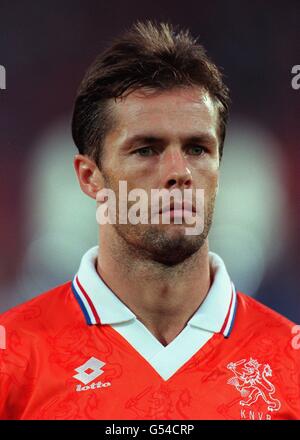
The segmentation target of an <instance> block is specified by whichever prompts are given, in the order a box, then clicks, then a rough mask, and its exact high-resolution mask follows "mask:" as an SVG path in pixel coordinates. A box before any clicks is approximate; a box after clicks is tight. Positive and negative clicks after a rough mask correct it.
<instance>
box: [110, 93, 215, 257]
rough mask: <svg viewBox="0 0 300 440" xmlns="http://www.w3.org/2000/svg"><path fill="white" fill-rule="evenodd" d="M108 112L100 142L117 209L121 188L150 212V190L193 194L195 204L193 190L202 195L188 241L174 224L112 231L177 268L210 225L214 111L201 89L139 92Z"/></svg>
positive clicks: (198, 245) (182, 226)
mask: <svg viewBox="0 0 300 440" xmlns="http://www.w3.org/2000/svg"><path fill="white" fill-rule="evenodd" d="M112 105H113V114H114V117H115V120H116V123H115V126H114V128H113V130H111V131H110V132H109V133H108V134H107V136H106V138H105V142H104V145H103V155H102V160H101V165H102V168H101V172H102V175H103V178H104V182H105V186H106V188H111V189H112V190H114V192H115V194H116V197H117V202H118V199H119V181H126V182H127V190H128V192H129V191H130V190H132V189H135V188H141V189H143V190H145V191H146V192H147V194H148V196H149V197H148V199H149V212H150V202H151V197H150V193H151V190H152V189H163V188H164V189H166V190H168V191H171V190H172V189H175V188H176V189H179V190H180V191H182V193H183V190H184V189H192V190H193V200H194V202H195V190H196V189H203V190H204V229H203V231H202V233H201V234H198V235H187V234H186V233H185V230H186V226H187V225H186V224H185V222H184V219H183V222H182V224H175V223H174V219H173V220H172V217H171V222H170V224H162V222H161V221H160V224H151V223H150V221H149V223H148V224H136V225H133V224H130V223H128V224H118V222H117V224H115V225H112V226H111V227H114V228H116V232H117V234H118V235H119V236H120V238H121V237H122V239H123V240H125V241H126V242H127V244H129V245H130V246H131V248H133V249H135V250H138V251H140V252H142V254H143V256H144V257H146V258H150V259H152V260H155V261H159V262H161V263H163V264H166V265H174V264H178V263H180V262H182V261H184V260H185V259H186V258H188V257H189V256H191V255H192V254H194V253H195V252H197V251H198V250H199V249H200V248H201V246H202V245H203V243H204V241H205V240H206V237H207V234H208V232H209V229H210V225H211V221H212V215H213V209H214V201H215V196H216V191H217V186H218V177H219V137H218V109H217V106H216V104H215V102H214V101H213V100H212V99H211V97H210V95H209V94H208V93H207V92H206V91H204V90H203V89H201V88H199V87H189V88H176V89H172V90H168V91H155V92H154V91H153V90H152V91H149V90H148V91H146V90H144V89H140V90H138V91H134V92H132V93H131V94H129V95H128V96H126V97H125V98H123V99H122V100H118V101H117V102H116V103H113V104H112ZM132 203H133V202H132ZM132 203H131V204H132ZM129 205H130V202H129ZM117 206H118V203H117ZM140 252H139V254H140Z"/></svg>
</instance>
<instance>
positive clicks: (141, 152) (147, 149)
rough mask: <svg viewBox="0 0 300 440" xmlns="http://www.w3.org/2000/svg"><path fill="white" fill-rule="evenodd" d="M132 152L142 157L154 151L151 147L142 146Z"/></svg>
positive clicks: (150, 154) (152, 153)
mask: <svg viewBox="0 0 300 440" xmlns="http://www.w3.org/2000/svg"><path fill="white" fill-rule="evenodd" d="M134 153H135V154H138V155H139V156H142V157H149V156H153V155H154V154H155V151H154V150H153V148H152V147H142V148H139V149H138V150H135V151H134Z"/></svg>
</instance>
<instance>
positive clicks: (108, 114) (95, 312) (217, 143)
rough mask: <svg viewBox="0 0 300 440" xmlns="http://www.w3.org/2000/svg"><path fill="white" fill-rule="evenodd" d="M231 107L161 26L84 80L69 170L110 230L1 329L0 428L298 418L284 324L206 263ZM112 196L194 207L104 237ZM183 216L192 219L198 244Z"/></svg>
mask: <svg viewBox="0 0 300 440" xmlns="http://www.w3.org/2000/svg"><path fill="white" fill-rule="evenodd" d="M228 103H229V98H228V89H227V88H226V86H225V85H224V84H223V81H222V76H221V74H220V72H219V70H218V69H217V67H216V66H215V65H214V64H213V63H212V62H211V61H210V59H209V58H208V57H207V56H206V54H205V51H204V49H203V47H202V46H201V45H199V44H198V43H197V42H196V41H195V40H193V39H192V38H191V36H190V34H189V33H188V32H184V31H179V32H177V31H176V30H175V29H174V28H172V26H171V25H167V24H158V25H157V24H154V23H151V22H146V23H137V24H136V25H134V26H133V27H132V29H131V30H130V31H128V32H127V33H126V34H125V35H123V36H121V37H120V38H119V39H117V40H116V41H114V43H113V44H112V45H111V46H110V47H109V48H108V49H107V50H106V51H105V52H104V53H102V54H101V55H100V56H99V57H98V58H97V59H96V60H95V62H94V63H93V64H92V66H91V67H90V69H89V70H88V72H87V74H86V76H85V78H84V79H83V81H82V83H81V86H80V88H79V91H78V95H77V98H76V102H75V108H74V115H73V124H72V129H73V138H74V141H75V144H76V145H77V147H78V149H79V154H77V155H76V156H75V159H74V166H75V170H76V173H77V177H78V181H79V184H80V187H81V189H82V190H83V191H84V193H85V194H87V195H88V196H90V197H92V198H94V199H95V200H96V201H97V214H99V212H100V214H101V213H102V214H103V210H102V208H103V207H106V209H107V208H108V213H109V221H107V222H104V221H103V215H102V214H101V215H98V216H97V219H98V220H99V223H103V224H101V225H100V226H99V244H100V246H99V247H94V248H92V249H90V250H89V251H88V252H87V253H86V254H85V255H84V256H83V258H82V261H81V264H80V267H79V270H78V273H77V274H76V275H75V277H74V280H73V282H71V281H69V282H67V283H65V284H63V285H62V286H58V287H56V288H54V289H53V290H51V291H50V292H47V293H45V294H43V295H41V296H38V297H37V298H35V299H33V300H31V301H29V302H27V303H25V304H24V305H21V306H19V307H16V308H15V309H13V310H11V311H8V312H7V313H6V314H4V315H3V316H2V318H1V324H2V325H3V326H4V327H5V328H6V332H7V348H6V350H2V351H1V364H0V366H1V370H0V381H1V402H0V414H1V417H2V418H11V419H240V418H242V419H249V418H250V419H271V418H273V419H299V418H300V399H299V392H300V386H299V371H300V370H299V367H300V358H299V350H298V351H297V350H296V349H295V347H294V346H293V344H292V337H293V335H292V329H293V324H292V323H291V322H289V321H288V320H287V319H285V318H283V317H282V316H280V315H278V314H277V313H275V312H273V311H272V310H270V309H268V308H267V307H265V306H263V305H262V304H259V303H258V302H257V301H255V300H253V299H251V298H250V297H248V296H246V295H244V294H242V293H236V290H235V287H234V285H233V283H232V282H231V280H230V278H229V275H228V273H227V271H226V268H225V265H224V263H223V261H222V259H221V258H220V257H218V256H217V255H216V254H214V253H212V252H209V245H208V232H209V229H210V226H211V222H212V217H213V210H214V203H215V197H216V194H217V191H218V181H219V169H220V163H221V158H222V153H223V143H224V138H225V128H226V121H227V113H228ZM120 182H123V183H124V182H125V183H126V191H125V192H126V196H127V195H129V194H130V192H131V191H135V190H137V189H139V190H142V191H143V194H145V195H146V196H148V197H146V198H144V200H143V202H145V200H146V208H149V209H150V208H152V205H151V200H152V199H151V197H150V195H151V191H152V190H154V189H158V190H166V192H167V193H171V192H172V191H173V190H177V193H178V191H179V192H180V193H183V194H186V192H185V191H186V190H192V191H194V193H193V198H192V202H190V203H188V202H187V201H186V199H183V201H182V202H180V203H179V204H178V199H177V200H176V202H175V201H174V200H173V202H172V201H171V203H170V204H169V205H168V204H166V203H165V202H162V203H161V204H160V205H158V211H157V210H156V215H157V216H158V219H159V222H151V221H144V222H143V221H140V222H137V221H133V222H129V221H121V215H122V216H123V214H124V212H123V213H122V212H121V211H118V212H117V213H116V216H115V220H116V221H111V220H112V219H113V217H114V215H113V214H114V213H113V207H112V204H109V203H108V199H109V195H110V194H112V193H113V194H114V195H115V200H116V206H119V207H120V206H123V208H124V207H125V210H126V212H128V213H129V211H130V209H131V208H133V203H132V202H133V199H132V198H130V197H128V199H126V200H125V202H124V194H121V190H120V186H119V184H120ZM197 190H202V191H203V194H204V199H203V205H201V203H199V204H198V201H199V200H200V198H199V197H197V198H196V196H195V191H197ZM201 194H202V193H201ZM198 195H199V194H198ZM200 202H201V200H200ZM143 206H144V208H145V204H144V205H143ZM201 206H202V208H203V209H202V210H201ZM144 208H140V213H139V214H141V217H142V216H143V215H144V214H145V213H146V211H147V210H146V209H144ZM156 209H157V206H156ZM165 212H167V213H168V214H169V217H170V221H169V222H168V223H167V222H163V221H162V217H163V214H164V213H165ZM188 213H189V214H190V217H191V215H192V214H193V215H194V217H193V218H194V220H195V221H196V220H197V219H198V220H199V219H201V218H202V228H200V230H198V232H197V233H193V234H191V233H188V232H187V231H188V229H189V227H190V223H189V222H188V219H189V218H188V216H186V215H185V214H188ZM142 214H143V215H142ZM100 217H101V218H100ZM99 218H100V219H99ZM145 218H146V217H145ZM145 218H144V219H145ZM127 219H128V218H127ZM148 219H149V217H148ZM178 220H181V222H180V221H178ZM189 220H190V219H189ZM200 223H201V222H200Z"/></svg>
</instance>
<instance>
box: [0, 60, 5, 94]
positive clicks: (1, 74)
mask: <svg viewBox="0 0 300 440" xmlns="http://www.w3.org/2000/svg"><path fill="white" fill-rule="evenodd" d="M5 89H6V70H5V67H4V66H1V65H0V90H5Z"/></svg>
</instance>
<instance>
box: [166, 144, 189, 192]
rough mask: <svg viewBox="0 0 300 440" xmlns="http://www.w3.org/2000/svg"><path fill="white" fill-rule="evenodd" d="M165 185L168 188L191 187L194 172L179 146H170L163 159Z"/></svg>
mask: <svg viewBox="0 0 300 440" xmlns="http://www.w3.org/2000/svg"><path fill="white" fill-rule="evenodd" d="M162 173H163V174H162V177H163V186H164V188H166V189H169V190H171V189H172V188H190V187H191V185H192V173H191V171H190V169H189V166H188V163H187V160H186V158H185V157H184V153H183V151H182V150H181V149H179V148H170V149H169V150H168V151H165V152H164V157H163V159H162Z"/></svg>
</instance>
